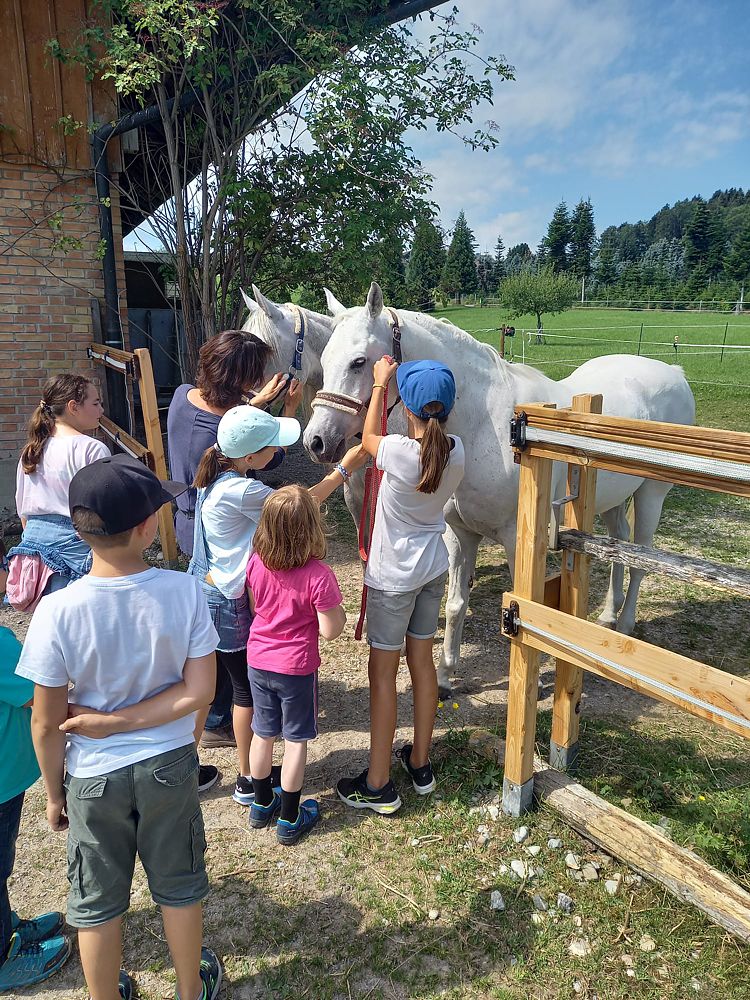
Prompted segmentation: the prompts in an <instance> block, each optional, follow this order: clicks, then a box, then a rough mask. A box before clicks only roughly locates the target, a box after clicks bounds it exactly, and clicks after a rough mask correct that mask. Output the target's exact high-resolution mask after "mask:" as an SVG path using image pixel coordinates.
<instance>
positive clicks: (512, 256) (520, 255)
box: [505, 243, 533, 274]
mask: <svg viewBox="0 0 750 1000" xmlns="http://www.w3.org/2000/svg"><path fill="white" fill-rule="evenodd" d="M532 260H533V255H532V253H531V247H530V246H529V244H528V243H516V245H515V246H513V247H511V248H510V250H509V251H508V256H507V257H506V258H505V273H506V274H518V272H519V271H521V270H522V269H524V268H527V267H529V265H530V264H531V262H532Z"/></svg>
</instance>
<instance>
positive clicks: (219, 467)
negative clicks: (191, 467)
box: [193, 445, 234, 490]
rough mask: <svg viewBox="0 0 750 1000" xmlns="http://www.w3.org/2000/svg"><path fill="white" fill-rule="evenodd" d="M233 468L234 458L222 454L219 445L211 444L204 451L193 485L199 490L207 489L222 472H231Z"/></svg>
mask: <svg viewBox="0 0 750 1000" xmlns="http://www.w3.org/2000/svg"><path fill="white" fill-rule="evenodd" d="M233 468H234V466H233V465H232V459H231V458H227V456H226V455H222V453H221V452H220V451H219V449H218V448H217V447H215V446H214V445H211V447H210V448H206V450H205V451H204V452H203V457H202V458H201V460H200V464H199V465H198V471H197V472H196V473H195V479H194V480H193V486H195V487H196V488H197V489H199V490H202V489H205V488H206V486H210V485H211V483H213V482H214V481H215V480H216V479H218V478H219V476H220V475H221V474H222V472H229V470H230V469H233Z"/></svg>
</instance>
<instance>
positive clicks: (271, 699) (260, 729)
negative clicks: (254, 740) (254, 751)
mask: <svg viewBox="0 0 750 1000" xmlns="http://www.w3.org/2000/svg"><path fill="white" fill-rule="evenodd" d="M250 689H251V690H252V692H253V721H252V728H253V732H254V733H255V734H256V735H258V736H261V737H262V738H263V739H267V740H272V739H275V738H276V737H277V736H283V738H284V739H285V740H290V741H291V742H292V743H305V742H306V741H307V740H314V739H315V737H316V736H317V735H318V671H317V670H316V671H315V672H314V673H312V674H279V673H276V672H275V671H273V670H256V669H255V667H251V668H250Z"/></svg>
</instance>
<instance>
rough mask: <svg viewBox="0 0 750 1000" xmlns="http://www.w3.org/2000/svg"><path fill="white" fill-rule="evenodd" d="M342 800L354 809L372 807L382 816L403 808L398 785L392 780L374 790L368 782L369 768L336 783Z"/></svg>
mask: <svg viewBox="0 0 750 1000" xmlns="http://www.w3.org/2000/svg"><path fill="white" fill-rule="evenodd" d="M336 791H337V792H338V795H339V798H340V799H341V801H342V802H343V803H344V804H345V805H347V806H351V807H352V809H372V811H373V812H376V813H379V814H380V815H381V816H389V815H390V814H391V813H395V812H396V810H397V809H400V808H401V799H400V798H399V797H398V792H397V791H396V786H395V785H394V784H393V782H392V781H389V782H388V783H387V784H385V785H383V787H382V788H381V789H380V790H376V791H373V789H371V788H370V787H369V785H368V784H367V768H365V769H364V771H363V772H362V773H361V774H358V775H357V777H356V778H342V779H341V781H339V782H338V784H337V785H336Z"/></svg>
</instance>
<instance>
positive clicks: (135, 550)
mask: <svg viewBox="0 0 750 1000" xmlns="http://www.w3.org/2000/svg"><path fill="white" fill-rule="evenodd" d="M185 489H187V486H185V485H183V484H179V483H160V482H159V480H158V479H157V478H156V476H154V475H153V473H151V472H150V471H149V470H148V469H147V468H146V467H145V466H144V465H142V464H141V463H140V462H137V461H135V460H134V459H132V458H130V457H129V456H127V455H117V456H115V457H113V458H104V459H100V460H99V461H97V462H93V463H92V464H91V465H88V466H86V467H85V468H83V469H81V470H80V471H79V472H77V473H76V475H75V476H74V477H73V479H72V481H71V483H70V493H69V500H70V512H71V517H72V520H73V524H74V525H75V528H76V530H77V531H78V533H79V534H80V535H81V537H82V538H83V539H84V540H85V541H86V542H87V543H88V544H89V545H91V548H92V550H93V563H92V568H91V571H90V573H89V574H88V575H87V576H85V577H83V578H82V579H80V580H77V581H75V582H74V583H72V584H71V585H70V586H69V587H67V588H66V589H65V590H63V591H60V592H59V593H55V594H51V595H49V596H48V597H46V598H45V599H44V600H43V601H41V602H40V604H39V606H38V608H37V610H36V612H35V614H34V617H33V618H32V621H31V625H30V627H29V631H28V635H27V639H26V643H25V644H24V648H23V652H22V654H21V659H20V662H19V666H18V668H17V671H16V672H17V673H18V674H19V675H20V676H21V677H26V678H28V679H29V680H33V681H34V684H35V688H34V709H33V715H32V734H33V738H34V747H35V749H36V753H37V758H38V760H39V766H40V768H41V772H42V777H43V779H44V785H45V789H46V792H47V820H48V822H49V825H50V827H51V828H52V829H53V830H63V829H65V828H66V826H68V824H69V827H70V830H69V835H68V879H69V881H70V894H69V896H68V910H67V920H68V923H69V924H71V925H72V926H73V927H76V928H77V929H78V949H79V952H80V956H81V964H82V966H83V972H84V975H85V977H86V983H87V985H88V989H89V993H90V995H91V998H92V1000H118V998H122V1000H129V998H130V997H132V995H133V983H132V981H131V980H130V977H129V976H128V975H127V973H125V972H124V971H121V970H120V962H121V957H122V916H123V914H124V913H125V912H126V911H127V910H128V907H129V903H130V891H131V883H132V879H133V866H134V863H135V857H136V854H138V856H139V857H140V859H141V862H142V864H143V868H144V870H145V872H146V876H147V878H148V883H149V889H150V890H151V895H152V897H153V899H154V902H155V903H157V905H159V906H160V907H161V910H162V918H163V921H164V930H165V934H166V938H167V943H168V945H169V950H170V952H171V955H172V960H173V962H174V967H175V972H176V978H177V996H178V997H179V1000H199V998H200V1000H214V998H215V997H216V995H217V994H218V990H219V984H220V982H221V966H220V965H219V961H218V958H217V957H216V955H215V954H214V953H213V952H212V951H210V950H209V949H208V948H201V940H202V912H201V900H202V899H203V898H204V897H205V896H206V894H207V893H208V878H207V875H206V868H205V862H204V852H205V847H206V841H205V835H204V830H203V818H202V816H201V809H200V804H199V801H198V777H197V776H198V757H197V753H196V748H195V731H196V729H197V731H198V732H199V733H200V731H201V729H202V724H203V719H204V718H205V714H206V712H207V711H208V706H209V704H210V702H211V698H212V697H213V694H214V688H215V684H216V659H215V655H214V650H215V648H216V644H217V641H218V636H217V633H216V629H215V628H214V626H213V624H212V622H211V617H210V614H209V611H208V606H207V604H206V601H205V598H204V597H203V594H202V593H201V590H200V588H199V586H198V581H197V580H196V579H195V578H194V577H192V576H188V575H187V574H184V573H176V572H170V571H168V570H162V569H156V568H153V567H150V566H148V565H147V564H146V563H145V562H144V560H143V550H144V549H145V548H147V547H148V546H149V545H150V544H151V543H152V542H153V540H154V537H155V535H156V524H157V511H158V510H159V509H160V507H162V506H163V504H165V503H168V502H171V500H172V499H173V498H174V497H175V496H178V495H179V494H180V493H182V492H183V491H184V490H185ZM71 682H72V684H73V685H74V690H75V697H76V700H77V702H78V704H79V705H80V706H86V707H85V708H78V707H76V706H71V707H70V712H71V715H72V717H71V718H68V713H69V706H68V688H69V685H70V684H71ZM102 713H104V714H102ZM66 720H67V721H66ZM66 735H67V736H69V744H68V747H67V754H66ZM91 737H97V738H93V739H92V738H91ZM66 765H67V774H66V775H65V778H64V780H63V774H64V770H65V766H66ZM66 813H67V817H66Z"/></svg>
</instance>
